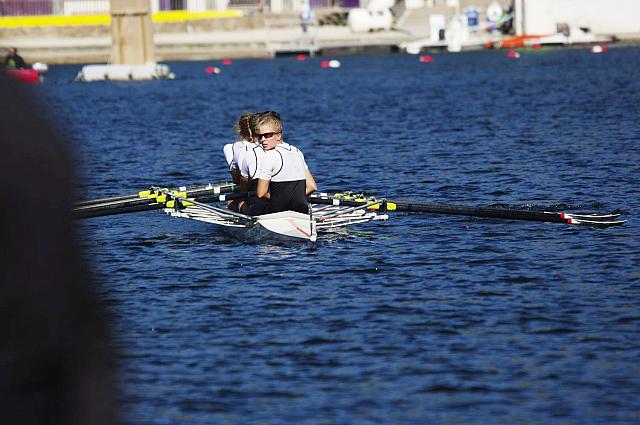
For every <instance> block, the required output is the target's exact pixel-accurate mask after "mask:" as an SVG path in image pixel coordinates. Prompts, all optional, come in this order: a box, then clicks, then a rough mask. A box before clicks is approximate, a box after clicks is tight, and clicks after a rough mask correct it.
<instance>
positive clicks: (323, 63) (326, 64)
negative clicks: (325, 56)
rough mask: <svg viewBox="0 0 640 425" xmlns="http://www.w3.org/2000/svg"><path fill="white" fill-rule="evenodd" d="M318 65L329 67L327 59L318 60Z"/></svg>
mask: <svg viewBox="0 0 640 425" xmlns="http://www.w3.org/2000/svg"><path fill="white" fill-rule="evenodd" d="M320 67H321V68H329V61H321V62H320Z"/></svg>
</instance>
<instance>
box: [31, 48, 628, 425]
mask: <svg viewBox="0 0 640 425" xmlns="http://www.w3.org/2000/svg"><path fill="white" fill-rule="evenodd" d="M324 59H326V58H324ZM319 61H320V59H312V60H308V61H305V62H297V61H295V60H293V59H277V60H246V61H240V60H239V61H235V62H234V63H233V65H231V66H227V67H224V68H223V73H222V74H220V75H215V76H210V75H207V74H205V73H204V67H205V66H207V65H219V64H217V63H213V62H206V63H205V62H192V63H175V64H171V67H172V70H173V71H174V72H175V73H176V74H177V79H176V80H174V81H150V82H138V83H92V84H85V83H73V82H72V80H73V77H74V76H75V73H76V72H77V71H78V70H79V67H76V66H68V67H62V66H61V67H52V69H51V72H50V75H49V78H48V80H47V81H46V83H45V85H43V86H42V87H39V88H36V91H39V92H41V94H42V96H43V97H44V98H45V100H46V101H47V102H48V103H49V105H50V106H51V108H50V113H51V114H52V116H53V117H54V119H55V120H56V122H57V123H58V124H59V126H60V128H61V129H63V130H62V131H64V132H65V134H66V135H67V138H68V139H69V140H70V142H71V146H72V150H73V152H74V155H75V157H76V159H77V160H78V166H79V171H78V187H79V188H80V189H81V190H82V191H83V197H84V198H96V197H101V196H106V195H113V194H123V193H124V194H127V193H132V192H135V191H137V190H140V189H144V188H147V187H148V186H149V185H151V184H162V185H188V184H192V183H206V182H218V181H224V180H225V179H227V172H226V168H225V162H224V159H223V156H222V152H221V149H222V146H223V144H225V143H228V142H230V141H231V140H232V139H233V124H234V122H235V119H236V118H237V116H239V115H240V114H241V113H242V112H244V111H261V110H265V109H274V110H277V111H279V112H281V114H282V116H283V119H284V127H285V138H286V139H288V141H289V142H290V143H293V144H295V145H296V146H298V147H300V148H301V149H302V151H303V152H304V153H305V156H306V158H307V162H308V163H309V166H310V167H311V169H312V171H313V173H314V175H315V177H316V180H317V182H318V184H319V187H320V189H321V190H324V191H328V190H347V189H352V190H358V191H366V192H369V193H372V194H377V195H379V196H388V197H394V198H408V199H415V200H430V201H441V202H452V203H462V204H467V205H497V204H505V205H509V206H511V207H529V206H535V207H539V208H554V207H561V208H567V209H580V210H586V211H602V212H604V211H611V210H616V209H620V210H621V211H622V212H623V213H624V218H626V219H628V220H629V222H628V223H627V224H625V225H624V226H622V227H616V228H609V229H598V228H588V227H586V228H585V227H576V226H565V225H558V224H546V223H528V222H514V221H506V220H483V219H474V218H465V217H445V216H432V215H411V214H401V213H398V214H394V215H393V216H392V217H391V219H390V220H389V221H388V222H386V223H380V222H377V223H369V224H366V225H362V226H359V227H354V228H353V229H351V230H349V231H348V232H346V233H344V234H341V235H338V236H334V237H331V238H329V239H324V240H322V239H321V240H320V241H319V242H318V243H317V244H316V245H315V246H313V245H304V244H290V245H277V244H273V243H268V242H265V243H254V244H245V243H242V242H239V241H237V240H234V239H233V238H231V237H230V236H228V235H227V234H226V233H224V232H222V231H221V230H220V229H218V228H214V227H209V226H207V225H204V224H198V223H188V222H185V221H182V220H174V219H170V218H168V217H166V216H164V215H162V214H161V213H159V212H145V213H136V214H129V215H121V216H114V217H104V218H98V219H90V220H86V221H84V222H82V224H81V225H80V229H81V230H82V231H83V232H84V233H85V234H84V242H83V246H84V251H85V254H86V257H87V258H88V259H89V261H90V262H91V264H92V265H93V267H94V269H95V271H96V273H98V274H99V276H100V277H101V283H100V288H99V291H100V293H101V294H102V295H103V296H104V300H105V301H104V302H105V303H106V304H107V305H108V307H109V308H110V309H111V310H112V312H113V314H114V319H113V321H112V326H113V329H114V333H115V339H116V341H115V343H116V346H117V347H118V349H119V351H120V354H119V358H118V359H119V361H118V363H119V365H120V371H121V382H122V393H123V394H122V397H121V398H122V404H123V412H124V415H125V417H126V418H127V420H128V422H130V423H135V424H213V423H225V424H255V423H258V424H382V423H384V424H426V423H438V424H448V423H450V424H460V423H478V424H487V423H491V424H513V423H523V424H529V423H531V424H534V423H535V424H539V423H562V424H599V423H607V424H609V423H617V424H623V423H629V424H631V423H638V422H639V421H640V366H639V365H640V311H639V307H640V271H638V265H639V264H640V232H639V229H640V224H639V223H640V220H638V217H639V216H640V196H639V195H640V190H639V189H640V165H639V164H640V124H639V122H640V121H639V119H638V117H640V79H638V72H637V70H638V69H640V49H637V48H618V49H612V50H609V51H608V52H607V53H605V54H602V55H592V54H590V53H589V51H588V50H586V49H571V50H551V51H546V52H539V53H534V52H524V53H523V55H522V57H521V59H520V60H512V59H509V58H507V57H506V55H505V54H504V52H483V53H473V54H457V55H453V54H452V55H444V54H443V55H438V56H436V57H435V61H434V63H432V64H420V63H418V61H417V58H416V57H413V56H404V55H389V56H365V57H343V58H340V61H341V62H342V67H341V68H339V69H322V68H321V67H320V66H319Z"/></svg>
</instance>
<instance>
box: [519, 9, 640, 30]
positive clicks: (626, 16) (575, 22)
mask: <svg viewBox="0 0 640 425" xmlns="http://www.w3.org/2000/svg"><path fill="white" fill-rule="evenodd" d="M514 11H515V22H514V26H515V30H516V34H518V35H531V34H536V35H545V34H555V33H558V32H563V31H566V30H567V29H571V28H583V29H588V30H589V32H591V33H594V34H615V35H617V36H624V35H625V34H629V35H632V34H634V35H638V34H640V1H638V0H514Z"/></svg>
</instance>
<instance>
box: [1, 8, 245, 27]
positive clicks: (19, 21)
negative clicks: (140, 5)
mask: <svg viewBox="0 0 640 425" xmlns="http://www.w3.org/2000/svg"><path fill="white" fill-rule="evenodd" d="M240 16H243V13H242V11H241V10H236V9H228V10H205V11H202V12H188V11H185V10H172V11H162V12H157V13H154V14H153V15H151V20H152V21H153V22H154V23H163V22H183V21H190V20H198V19H220V18H237V17H240ZM82 25H111V15H107V14H100V15H77V16H56V15H48V16H47V15H41V16H0V28H19V27H61V26H82Z"/></svg>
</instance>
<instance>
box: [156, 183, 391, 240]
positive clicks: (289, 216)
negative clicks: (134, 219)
mask: <svg viewBox="0 0 640 425" xmlns="http://www.w3.org/2000/svg"><path fill="white" fill-rule="evenodd" d="M156 190H159V191H160V192H161V193H163V194H164V195H165V196H167V197H169V198H171V199H172V201H169V202H168V203H167V205H168V207H167V208H164V209H163V210H164V212H165V213H166V214H168V215H170V216H171V217H176V218H184V219H191V220H196V221H201V222H205V223H210V224H215V225H219V226H223V227H224V228H225V229H226V230H227V231H228V232H229V233H231V234H233V235H234V236H236V237H237V238H239V239H242V240H265V239H272V240H285V241H291V240H307V241H311V242H315V241H316V240H317V239H318V232H320V233H326V232H329V231H331V230H332V229H335V228H338V227H345V226H349V225H352V224H360V223H364V222H367V221H374V220H386V219H387V218H388V215H387V214H379V213H378V212H377V211H375V210H372V208H374V207H375V206H378V205H379V204H380V202H379V201H371V202H367V203H364V204H360V205H356V206H337V205H316V206H312V207H311V208H310V209H309V213H308V214H303V213H299V212H296V211H282V212H277V213H271V214H264V215H259V216H256V217H252V216H249V215H245V214H241V213H237V212H234V211H230V210H228V209H224V208H221V207H217V206H213V205H208V204H205V203H202V202H198V201H195V200H194V199H190V198H186V197H185V196H182V194H180V193H177V194H176V193H172V192H171V191H169V190H166V189H156ZM218 200H219V201H225V200H227V196H226V195H221V196H219V197H218Z"/></svg>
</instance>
